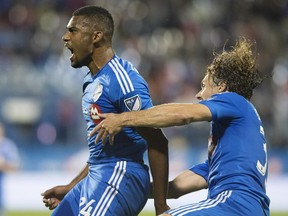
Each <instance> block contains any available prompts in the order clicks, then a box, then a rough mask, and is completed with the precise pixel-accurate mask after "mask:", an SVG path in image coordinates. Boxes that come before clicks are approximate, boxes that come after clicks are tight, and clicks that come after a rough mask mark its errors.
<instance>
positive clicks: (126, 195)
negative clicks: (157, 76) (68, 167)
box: [52, 55, 152, 216]
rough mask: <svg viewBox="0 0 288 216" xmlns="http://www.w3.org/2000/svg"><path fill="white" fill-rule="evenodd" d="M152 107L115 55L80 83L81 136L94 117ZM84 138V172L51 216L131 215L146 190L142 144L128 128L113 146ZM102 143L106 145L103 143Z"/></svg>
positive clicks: (134, 77)
mask: <svg viewBox="0 0 288 216" xmlns="http://www.w3.org/2000/svg"><path fill="white" fill-rule="evenodd" d="M151 106H152V102H151V99H150V94H149V90H148V85H147V83H146V82H145V80H144V79H143V78H142V76H140V74H139V73H138V72H137V70H136V69H135V68H134V67H133V66H132V64H131V63H129V62H127V61H124V60H123V59H120V58H119V57H117V56H116V55H115V56H114V57H113V58H112V59H111V60H110V61H109V62H108V63H107V64H106V65H105V66H104V67H103V68H102V69H101V70H100V71H99V72H98V73H97V74H95V75H94V76H93V75H92V74H91V73H90V72H89V73H87V75H86V76H85V78H84V84H83V98H82V108H83V115H84V118H85V120H86V122H87V134H89V133H90V132H91V130H92V129H93V128H94V127H95V126H96V125H97V124H99V122H101V119H100V118H99V116H98V114H99V113H122V112H127V111H133V110H141V109H147V108H150V107H151ZM96 136H97V134H96V135H95V136H93V137H91V138H90V137H89V136H88V146H89V152H90V155H89V159H88V164H89V173H88V175H87V176H86V177H85V178H83V179H82V180H81V181H80V182H78V183H77V184H76V185H75V186H74V187H73V188H72V189H71V190H70V191H69V192H68V193H67V194H66V196H65V198H64V199H63V200H62V201H61V203H60V204H59V205H58V206H57V208H56V209H55V211H54V212H53V214H52V215H53V216H72V215H79V216H85V215H91V216H104V215H105V216H116V215H117V216H135V215H138V214H139V213H140V211H141V210H142V209H143V207H144V206H145V204H146V202H147V200H148V195H149V189H150V176H149V170H148V167H147V166H146V165H145V164H144V163H143V154H144V152H145V151H146V149H147V142H146V140H145V139H143V138H142V137H141V136H140V135H139V134H138V133H137V132H136V131H135V129H133V128H128V127H126V128H123V130H122V131H121V132H120V133H119V134H117V135H116V136H115V139H114V143H113V145H110V144H109V143H106V144H105V145H103V143H102V141H101V140H100V141H99V142H98V143H95V138H96ZM107 142H108V140H107Z"/></svg>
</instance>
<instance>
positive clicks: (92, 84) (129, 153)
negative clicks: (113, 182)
mask: <svg viewBox="0 0 288 216" xmlns="http://www.w3.org/2000/svg"><path fill="white" fill-rule="evenodd" d="M151 106H152V102H151V99H150V94H149V90H148V85H147V83H146V81H145V80H144V79H143V78H142V76H140V74H139V73H138V71H137V70H136V69H135V67H134V66H133V65H132V64H131V63H129V62H127V61H124V60H123V59H120V58H119V57H117V56H114V57H113V58H112V59H111V60H110V61H109V62H108V63H107V64H106V65H105V66H104V67H103V68H102V69H101V71H99V72H98V73H97V74H96V75H94V76H91V73H90V72H89V73H88V74H87V75H86V77H85V79H84V85H83V100H82V107H83V115H84V118H85V120H86V121H87V127H88V128H87V133H88V134H89V133H90V132H91V130H92V129H93V128H94V127H95V126H96V125H97V124H98V123H99V122H100V121H101V119H99V116H98V113H122V112H127V111H132V110H141V109H147V108H150V107H151ZM96 135H97V134H96ZM96 135H95V136H93V137H91V138H88V145H89V152H90V158H89V161H88V163H91V164H95V163H99V162H100V163H102V162H107V161H109V162H112V161H119V160H126V161H142V160H143V153H144V151H145V150H146V147H147V144H146V141H145V140H144V139H143V138H142V137H141V136H140V135H139V134H138V133H137V132H136V131H135V130H134V129H132V128H124V129H123V130H122V131H121V132H120V133H119V134H117V135H116V136H115V140H114V144H113V145H110V144H106V145H102V141H101V140H100V142H98V143H97V144H95V142H94V141H95V137H96ZM107 142H108V140H107Z"/></svg>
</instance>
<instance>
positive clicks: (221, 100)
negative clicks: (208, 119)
mask: <svg viewBox="0 0 288 216" xmlns="http://www.w3.org/2000/svg"><path fill="white" fill-rule="evenodd" d="M232 97H234V99H232ZM235 98H236V101H237V103H235V102H232V101H235ZM238 102H239V103H238ZM241 102H242V101H241V99H240V96H238V95H236V94H234V93H230V92H228V93H222V94H215V95H212V96H211V98H209V99H208V100H203V101H200V102H199V103H201V104H203V105H205V106H207V107H208V108H209V109H210V111H211V113H212V120H213V121H216V120H231V119H234V118H240V117H241V115H242V111H241V109H243V108H244V107H242V106H241V104H242V103H241Z"/></svg>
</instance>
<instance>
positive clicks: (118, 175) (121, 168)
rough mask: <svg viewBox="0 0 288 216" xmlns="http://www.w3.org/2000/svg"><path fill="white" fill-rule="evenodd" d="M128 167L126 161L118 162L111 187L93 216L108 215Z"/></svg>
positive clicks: (102, 197) (110, 183) (110, 181)
mask: <svg viewBox="0 0 288 216" xmlns="http://www.w3.org/2000/svg"><path fill="white" fill-rule="evenodd" d="M126 165H127V162H126V161H118V162H117V163H116V166H115V168H114V171H113V174H112V176H111V178H110V179H109V181H108V184H109V186H108V187H107V188H106V190H105V191H104V193H103V195H102V196H101V199H100V200H99V202H98V203H97V206H96V207H95V210H94V211H93V213H92V216H104V215H105V214H106V212H107V210H108V208H109V206H110V204H111V202H112V201H113V199H114V198H115V196H116V195H117V194H118V189H119V185H120V183H121V181H122V179H123V177H124V175H125V173H126Z"/></svg>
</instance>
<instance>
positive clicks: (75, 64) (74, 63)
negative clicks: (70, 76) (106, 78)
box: [71, 61, 82, 68]
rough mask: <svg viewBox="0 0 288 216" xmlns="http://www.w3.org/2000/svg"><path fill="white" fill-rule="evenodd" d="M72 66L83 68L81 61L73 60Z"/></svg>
mask: <svg viewBox="0 0 288 216" xmlns="http://www.w3.org/2000/svg"><path fill="white" fill-rule="evenodd" d="M71 66H72V67H73V68H81V67H82V65H81V64H80V63H79V62H75V61H71Z"/></svg>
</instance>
